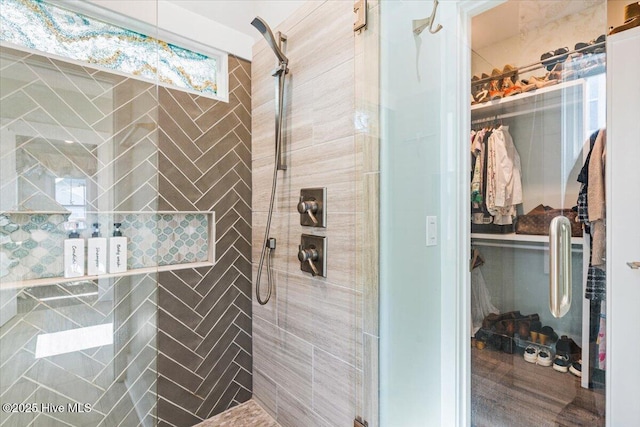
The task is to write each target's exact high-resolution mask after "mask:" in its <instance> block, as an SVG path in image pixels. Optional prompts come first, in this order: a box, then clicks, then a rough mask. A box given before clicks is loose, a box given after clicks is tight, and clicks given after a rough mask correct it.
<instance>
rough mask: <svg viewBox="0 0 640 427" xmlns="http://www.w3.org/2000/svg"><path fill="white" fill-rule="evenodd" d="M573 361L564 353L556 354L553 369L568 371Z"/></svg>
mask: <svg viewBox="0 0 640 427" xmlns="http://www.w3.org/2000/svg"><path fill="white" fill-rule="evenodd" d="M570 365H571V362H570V361H569V357H568V356H566V355H564V354H556V358H555V360H554V361H553V369H555V370H556V371H558V372H568V371H569V366H570Z"/></svg>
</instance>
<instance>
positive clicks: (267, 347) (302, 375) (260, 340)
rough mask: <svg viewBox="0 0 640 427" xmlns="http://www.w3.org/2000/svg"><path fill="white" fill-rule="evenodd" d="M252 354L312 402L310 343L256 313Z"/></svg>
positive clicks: (257, 363)
mask: <svg viewBox="0 0 640 427" xmlns="http://www.w3.org/2000/svg"><path fill="white" fill-rule="evenodd" d="M253 358H254V360H255V366H257V367H264V369H265V370H268V372H269V374H270V376H271V378H272V379H273V380H274V381H275V382H276V383H277V384H279V385H282V387H284V388H285V389H287V390H290V391H291V393H294V394H295V395H296V398H297V399H299V400H300V401H301V402H304V403H305V404H306V405H308V406H311V389H312V385H311V378H312V377H311V374H312V372H311V366H312V365H311V361H312V346H311V344H309V343H307V342H305V341H303V340H301V339H300V338H297V337H296V336H294V335H293V334H290V333H288V332H286V331H284V330H282V329H279V328H277V327H276V326H275V325H272V324H270V323H268V322H266V321H264V320H262V319H260V318H258V317H255V316H254V321H253ZM274 361H278V363H273V362H274ZM267 367H268V368H267Z"/></svg>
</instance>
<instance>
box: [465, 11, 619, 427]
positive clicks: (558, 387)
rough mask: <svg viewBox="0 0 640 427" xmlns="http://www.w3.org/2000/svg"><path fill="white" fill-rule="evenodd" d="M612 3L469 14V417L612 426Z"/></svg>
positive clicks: (480, 421)
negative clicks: (608, 192)
mask: <svg viewBox="0 0 640 427" xmlns="http://www.w3.org/2000/svg"><path fill="white" fill-rule="evenodd" d="M604 7H605V3H604V2H534V1H524V2H522V1H508V2H505V3H503V4H501V5H500V6H497V7H495V8H493V9H491V10H489V11H487V12H485V13H483V14H480V15H477V16H476V17H474V18H473V20H472V43H471V44H472V46H471V47H472V58H471V68H472V69H471V75H472V76H473V77H472V80H471V86H470V87H471V129H470V134H469V147H470V155H471V159H472V160H471V169H470V171H469V185H470V195H471V197H470V199H471V200H470V209H469V221H470V223H471V242H470V244H471V254H472V259H471V260H470V270H471V296H472V298H471V314H472V316H471V317H472V322H473V325H472V327H471V331H472V339H471V345H472V351H471V374H472V375H471V394H472V396H471V406H472V407H471V411H472V425H477V426H488V425H566V424H567V423H569V422H570V423H576V422H577V423H579V424H581V425H604V415H605V413H604V412H605V411H604V407H605V374H606V360H607V359H606V334H605V325H606V310H605V308H604V307H605V304H604V303H603V301H604V300H605V288H606V274H605V269H604V254H603V253H602V252H601V251H602V250H603V249H602V248H603V247H604V241H605V240H604V239H605V238H606V237H605V232H604V216H603V215H600V216H599V214H598V212H600V213H602V212H604V193H598V190H599V189H600V190H602V189H603V188H604V187H603V177H604V175H603V173H604V172H603V171H604V162H605V159H606V156H604V155H603V150H604V149H605V148H604V147H606V131H605V129H604V128H605V126H606V93H605V87H606V74H605V70H606V37H605V35H604V34H605V33H606V21H605V16H606V14H605V13H604V9H603V8H604ZM596 151H597V153H595V152H596ZM598 174H599V176H596V175H598ZM587 193H588V194H589V196H591V197H590V198H589V199H588V202H587ZM596 205H597V206H596ZM571 425H573V424H571Z"/></svg>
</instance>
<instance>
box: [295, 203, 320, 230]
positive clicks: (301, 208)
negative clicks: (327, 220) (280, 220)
mask: <svg viewBox="0 0 640 427" xmlns="http://www.w3.org/2000/svg"><path fill="white" fill-rule="evenodd" d="M318 208H319V207H318V202H316V201H315V200H302V199H300V203H298V212H300V213H301V214H307V215H309V217H310V218H311V221H313V223H314V224H316V225H317V224H318V218H316V216H315V215H314V214H315V213H316V212H318Z"/></svg>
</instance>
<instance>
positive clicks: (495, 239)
mask: <svg viewBox="0 0 640 427" xmlns="http://www.w3.org/2000/svg"><path fill="white" fill-rule="evenodd" d="M532 243H533V244H535V245H531V244H532ZM583 243H584V238H583V237H572V238H571V246H572V247H573V249H572V252H581V251H582V245H583ZM471 244H472V245H478V246H497V247H513V248H518V247H521V248H522V249H547V248H548V246H549V236H538V235H533V234H516V233H507V234H489V233H471Z"/></svg>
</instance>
